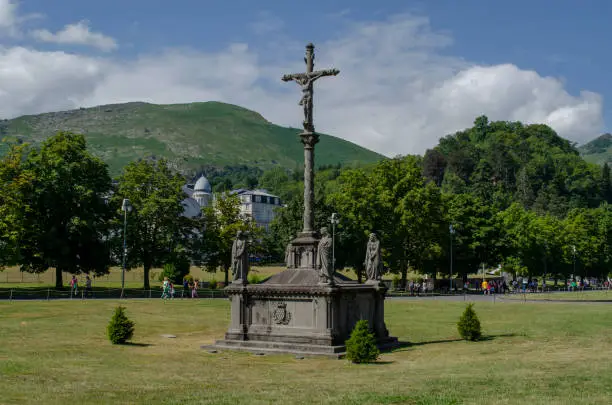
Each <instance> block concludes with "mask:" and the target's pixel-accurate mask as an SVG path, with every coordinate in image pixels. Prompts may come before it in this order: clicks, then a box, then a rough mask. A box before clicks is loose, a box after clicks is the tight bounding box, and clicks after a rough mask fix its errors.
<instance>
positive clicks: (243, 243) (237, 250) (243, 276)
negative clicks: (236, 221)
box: [232, 231, 249, 284]
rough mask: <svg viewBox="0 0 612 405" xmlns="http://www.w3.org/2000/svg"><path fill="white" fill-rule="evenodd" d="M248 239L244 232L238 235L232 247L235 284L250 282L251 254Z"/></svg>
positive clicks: (239, 232)
mask: <svg viewBox="0 0 612 405" xmlns="http://www.w3.org/2000/svg"><path fill="white" fill-rule="evenodd" d="M247 243H248V241H247V238H246V235H245V233H244V232H242V231H238V232H237V233H236V240H234V244H233V245H232V275H233V276H234V279H233V281H232V282H233V283H237V282H241V283H242V284H246V283H247V282H248V278H247V277H248V274H249V253H248V249H247Z"/></svg>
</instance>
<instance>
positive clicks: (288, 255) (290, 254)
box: [285, 240, 295, 269]
mask: <svg viewBox="0 0 612 405" xmlns="http://www.w3.org/2000/svg"><path fill="white" fill-rule="evenodd" d="M285 264H286V265H287V268H288V269H292V268H294V267H295V250H294V249H293V245H292V244H291V240H290V241H289V242H288V243H287V247H286V248H285Z"/></svg>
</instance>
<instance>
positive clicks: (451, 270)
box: [448, 224, 455, 293]
mask: <svg viewBox="0 0 612 405" xmlns="http://www.w3.org/2000/svg"><path fill="white" fill-rule="evenodd" d="M448 232H449V233H450V280H449V281H450V290H449V292H450V293H452V292H453V234H454V233H455V228H453V224H450V225H449V226H448Z"/></svg>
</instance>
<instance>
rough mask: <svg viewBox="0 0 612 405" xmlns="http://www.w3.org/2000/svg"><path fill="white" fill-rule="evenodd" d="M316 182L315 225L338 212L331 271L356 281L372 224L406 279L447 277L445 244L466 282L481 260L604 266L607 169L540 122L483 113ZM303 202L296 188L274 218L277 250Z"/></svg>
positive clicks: (531, 267)
mask: <svg viewBox="0 0 612 405" xmlns="http://www.w3.org/2000/svg"><path fill="white" fill-rule="evenodd" d="M317 182H318V183H317V195H316V204H315V205H316V214H317V215H316V222H317V226H318V227H322V226H329V221H330V216H331V213H332V212H336V213H338V214H339V218H340V223H339V224H338V227H337V233H336V238H337V239H336V243H337V245H336V246H337V249H336V252H337V253H336V256H337V257H336V267H337V268H342V267H345V266H347V267H352V268H354V269H355V270H356V272H357V274H358V277H359V278H361V277H362V273H363V262H362V261H363V257H364V256H365V246H366V243H367V238H368V234H369V233H370V232H375V233H376V234H377V235H379V236H380V238H381V245H382V246H383V257H384V262H385V266H386V268H387V269H388V270H389V271H390V272H392V273H395V274H400V275H401V276H402V280H403V283H406V276H407V273H408V271H409V270H412V271H417V272H420V273H423V274H429V275H431V276H432V277H434V278H435V277H437V276H438V277H439V276H442V277H448V276H449V273H450V270H451V263H450V261H451V249H452V261H453V273H454V274H455V275H460V276H462V277H463V278H467V276H468V274H474V273H478V272H480V269H481V268H482V267H483V266H484V267H485V268H491V267H495V268H498V267H499V266H501V269H502V270H504V271H508V272H510V273H511V274H514V275H519V276H525V277H536V276H537V277H542V276H545V277H550V278H555V279H565V278H568V277H571V276H574V277H576V276H581V277H585V276H592V277H607V276H608V274H609V273H610V268H609V266H610V264H611V262H612V250H611V247H612V239H610V237H611V236H612V208H611V207H610V205H609V204H610V203H612V184H611V182H610V169H609V167H608V165H604V166H603V167H599V166H596V165H592V164H589V163H587V162H586V161H584V160H583V159H582V158H581V157H580V155H579V153H578V150H577V149H576V146H575V145H574V144H572V143H571V142H569V141H567V140H565V139H563V138H561V137H559V136H558V135H557V134H556V133H555V132H554V131H553V130H552V129H550V128H549V127H547V126H545V125H523V124H522V123H520V122H503V121H502V122H489V121H488V119H487V117H485V116H482V117H478V118H477V119H476V120H475V122H474V126H473V127H472V128H469V129H466V130H464V131H459V132H457V133H455V134H452V135H448V136H446V137H444V138H442V139H441V140H440V142H439V144H438V145H437V146H436V147H434V148H432V149H430V150H427V151H426V153H425V154H424V156H422V157H421V156H398V157H396V158H393V159H387V160H384V161H382V162H380V163H378V164H375V165H370V166H367V167H362V168H356V169H345V170H340V171H338V170H335V171H330V170H324V171H320V172H319V173H318V177H317ZM285 188H288V187H287V186H285ZM298 188H299V187H298ZM302 204H303V203H302V197H301V196H300V195H299V194H297V193H296V194H293V195H292V197H291V198H290V199H289V200H288V202H287V205H288V207H289V209H288V210H284V211H282V212H280V213H279V216H278V217H277V218H276V220H275V222H274V224H273V226H272V230H273V234H274V235H275V237H274V239H275V240H277V241H279V242H281V243H279V244H278V246H277V249H279V250H280V249H281V247H282V243H286V241H287V239H288V238H289V237H290V236H291V235H294V234H295V232H296V231H297V230H299V227H300V222H299V220H300V212H301V211H300V208H301V206H302Z"/></svg>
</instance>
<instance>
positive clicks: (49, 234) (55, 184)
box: [18, 132, 111, 288]
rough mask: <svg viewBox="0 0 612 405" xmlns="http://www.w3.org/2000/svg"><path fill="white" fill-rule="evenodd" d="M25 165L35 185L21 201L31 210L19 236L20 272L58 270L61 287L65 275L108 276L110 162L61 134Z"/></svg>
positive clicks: (76, 138)
mask: <svg viewBox="0 0 612 405" xmlns="http://www.w3.org/2000/svg"><path fill="white" fill-rule="evenodd" d="M23 165H24V168H25V170H26V171H27V172H28V173H30V174H31V176H32V177H31V178H32V181H31V182H30V183H29V184H28V185H27V187H26V188H25V190H24V191H23V194H22V198H23V200H22V201H21V205H22V206H23V207H25V212H27V215H26V216H25V218H24V221H23V227H22V228H21V229H20V235H19V253H18V254H19V261H20V263H21V269H22V271H28V272H43V271H46V270H47V269H49V268H51V267H54V268H55V270H56V277H55V284H56V287H57V288H61V287H62V272H63V271H65V272H69V273H77V274H78V273H81V272H85V273H89V272H95V273H98V274H101V273H104V272H107V271H108V268H109V265H110V253H109V246H108V244H107V243H106V242H105V239H106V237H107V236H108V233H109V227H108V224H109V219H110V218H111V211H110V209H109V207H108V205H107V204H106V202H105V197H106V196H107V195H108V192H109V190H110V187H111V179H110V177H109V174H108V168H107V166H106V164H105V163H104V162H102V160H100V159H98V158H96V157H94V156H92V155H91V154H90V153H89V152H88V151H87V144H86V142H85V137H84V136H83V135H77V134H72V133H69V132H59V133H58V134H57V135H55V136H53V137H51V138H49V139H47V140H46V141H45V142H43V144H42V146H41V148H40V149H39V150H38V149H34V150H31V151H30V153H29V154H28V155H27V157H26V159H25V161H24V163H23Z"/></svg>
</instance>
